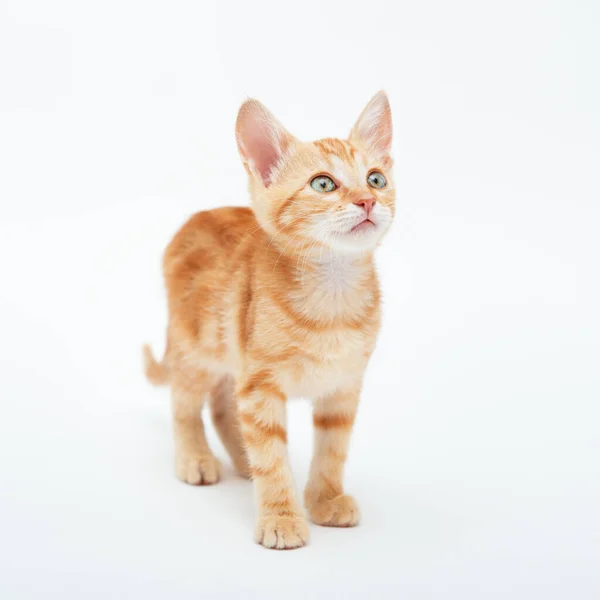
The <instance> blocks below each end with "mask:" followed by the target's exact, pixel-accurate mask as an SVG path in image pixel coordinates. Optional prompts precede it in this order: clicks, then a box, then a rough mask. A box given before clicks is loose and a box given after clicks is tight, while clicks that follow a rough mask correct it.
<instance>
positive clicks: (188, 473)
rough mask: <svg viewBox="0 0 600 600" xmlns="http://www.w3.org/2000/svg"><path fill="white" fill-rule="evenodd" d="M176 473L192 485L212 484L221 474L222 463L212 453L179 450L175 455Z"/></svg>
mask: <svg viewBox="0 0 600 600" xmlns="http://www.w3.org/2000/svg"><path fill="white" fill-rule="evenodd" d="M175 474H176V475H177V478H178V479H181V481H183V482H184V483H189V484H190V485H211V484H213V483H217V481H219V478H220V476H221V464H220V463H219V461H218V460H217V459H216V458H215V457H214V456H212V454H204V455H195V454H186V453H183V452H181V453H180V452H178V453H177V455H176V456H175Z"/></svg>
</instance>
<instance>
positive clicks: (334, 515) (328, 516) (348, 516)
mask: <svg viewBox="0 0 600 600" xmlns="http://www.w3.org/2000/svg"><path fill="white" fill-rule="evenodd" d="M308 514H309V515H310V518H311V520H312V522H313V523H316V524H317V525H324V526H325V527H354V526H355V525H358V522H359V521H360V510H359V509H358V504H357V503H356V500H355V499H354V498H353V497H352V496H347V495H345V494H344V495H342V496H336V497H335V498H331V499H330V500H315V501H313V502H309V503H308Z"/></svg>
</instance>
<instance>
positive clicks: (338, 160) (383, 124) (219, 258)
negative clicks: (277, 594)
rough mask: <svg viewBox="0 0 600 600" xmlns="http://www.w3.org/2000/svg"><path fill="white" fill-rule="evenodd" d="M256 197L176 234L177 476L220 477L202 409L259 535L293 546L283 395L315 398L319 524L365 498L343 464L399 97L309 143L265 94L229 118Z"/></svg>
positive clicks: (163, 377)
mask: <svg viewBox="0 0 600 600" xmlns="http://www.w3.org/2000/svg"><path fill="white" fill-rule="evenodd" d="M236 137H237V144H238V148H239V152H240V155H241V158H242V161H243V163H244V166H245V168H246V171H247V172H248V176H249V187H250V196H251V199H252V209H250V208H218V209H215V210H210V211H205V212H200V213H197V214H195V215H194V216H192V217H191V219H190V220H189V221H188V222H187V223H186V224H185V225H184V226H183V227H182V228H181V229H180V230H179V232H178V233H177V234H176V235H175V237H174V238H173V241H172V242H171V243H170V245H169V246H168V248H167V250H166V253H165V256H164V261H163V270H164V276H165V281H166V287H167V294H168V304H169V325H168V331H167V349H166V352H165V357H164V359H163V361H162V362H161V363H158V362H156V361H155V360H154V358H153V356H152V353H151V351H150V349H149V347H147V346H146V347H145V348H144V357H145V365H146V375H147V376H148V378H149V379H150V381H151V382H152V383H154V384H163V383H167V382H168V383H169V384H170V386H171V394H172V404H173V419H174V430H175V447H176V456H175V469H176V473H177V477H179V479H181V480H182V481H185V482H187V483H190V484H193V485H202V484H211V483H215V482H216V481H218V479H219V463H218V461H217V459H216V458H215V456H214V455H213V453H212V451H211V450H210V448H209V447H208V445H207V442H206V437H205V434H204V424H203V421H202V417H201V408H202V406H203V404H204V403H205V401H206V400H208V401H209V404H210V406H211V409H212V411H211V412H212V419H213V422H214V424H215V427H216V429H217V431H218V433H219V435H220V437H221V439H222V440H223V444H224V445H225V447H226V449H227V451H228V452H229V454H230V455H231V459H232V461H233V464H234V466H235V467H236V469H237V471H238V472H239V473H240V474H241V475H243V476H246V477H251V478H252V479H253V481H254V487H255V492H256V499H257V511H258V515H257V521H256V541H257V542H259V543H261V544H262V545H263V546H266V547H268V548H297V547H299V546H303V545H304V544H306V542H307V541H308V537H309V530H308V524H307V519H306V516H305V513H304V511H303V508H302V504H301V502H300V500H299V499H298V496H297V494H296V491H295V488H294V482H293V479H292V473H291V470H290V466H289V462H288V458H287V445H286V441H287V440H286V399H287V398H288V397H289V396H307V397H311V398H313V399H314V417H313V421H314V427H315V441H314V458H313V461H312V465H311V470H310V478H309V482H308V485H307V487H306V491H305V494H304V502H305V505H306V509H307V511H308V515H309V517H310V519H311V520H312V521H313V522H315V523H318V524H319V525H327V526H331V527H351V526H353V525H356V524H357V523H358V521H359V509H358V505H357V503H356V501H355V500H354V498H353V497H352V496H349V495H347V494H345V493H344V487H343V481H342V480H343V471H344V463H345V461H346V454H347V451H348V443H349V439H350V430H351V428H352V424H353V422H354V416H355V413H356V409H357V405H358V400H359V396H360V391H361V384H362V378H363V373H364V371H365V368H366V366H367V362H368V360H369V357H370V356H371V353H372V352H373V349H374V346H375V338H376V336H377V332H378V330H379V324H380V295H379V285H378V281H377V275H376V273H375V268H374V265H373V251H374V250H375V248H376V246H377V245H378V244H379V242H380V241H381V239H382V237H383V235H384V234H385V233H386V231H387V230H388V228H389V226H390V224H391V222H392V219H393V217H394V196H395V194H394V184H393V182H392V173H391V168H392V160H391V158H390V147H391V141H392V121H391V111H390V106H389V103H388V99H387V96H386V95H385V93H384V92H379V93H378V94H377V95H376V96H374V97H373V99H372V100H371V101H370V102H369V104H368V105H367V106H366V108H365V109H364V111H363V112H362V114H361V115H360V117H359V119H358V121H357V122H356V124H355V125H354V128H353V129H352V131H351V133H350V136H349V138H348V140H339V139H332V138H327V139H322V140H319V141H316V142H309V143H307V142H301V141H299V140H298V139H296V138H295V137H294V136H292V135H291V134H290V133H288V132H287V131H286V130H285V129H284V128H283V126H282V125H281V124H280V123H279V121H277V120H276V119H275V118H274V117H273V115H272V114H271V113H270V112H269V111H268V110H267V109H266V108H265V107H264V106H263V105H262V104H260V103H259V102H257V101H256V100H248V101H247V102H245V103H244V104H243V105H242V106H241V108H240V111H239V114H238V118H237V124H236Z"/></svg>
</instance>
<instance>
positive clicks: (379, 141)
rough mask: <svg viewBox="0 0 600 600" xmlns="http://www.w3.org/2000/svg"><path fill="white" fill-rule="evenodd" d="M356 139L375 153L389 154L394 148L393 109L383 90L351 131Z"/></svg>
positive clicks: (351, 136)
mask: <svg viewBox="0 0 600 600" xmlns="http://www.w3.org/2000/svg"><path fill="white" fill-rule="evenodd" d="M350 141H356V142H358V143H360V144H362V145H364V146H366V147H367V148H369V149H370V150H371V151H373V152H374V153H375V154H379V155H381V156H387V155H389V153H390V150H391V148H392V110H391V108H390V102H389V100H388V97H387V94H386V93H385V92H384V91H383V90H382V91H380V92H377V94H375V95H374V96H373V98H371V100H370V102H369V103H368V104H367V106H366V107H365V109H364V110H363V111H362V113H361V115H360V117H358V121H356V123H355V124H354V127H353V128H352V131H351V132H350Z"/></svg>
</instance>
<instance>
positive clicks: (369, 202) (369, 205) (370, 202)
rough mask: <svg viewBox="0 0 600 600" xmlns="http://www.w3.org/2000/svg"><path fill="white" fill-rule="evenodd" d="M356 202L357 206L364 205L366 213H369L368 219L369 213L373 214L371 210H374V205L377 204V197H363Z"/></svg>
mask: <svg viewBox="0 0 600 600" xmlns="http://www.w3.org/2000/svg"><path fill="white" fill-rule="evenodd" d="M354 204H356V206H362V207H363V208H364V210H365V213H367V219H368V218H369V215H370V214H371V211H372V210H373V206H374V205H375V198H363V199H362V200H358V201H356V202H355V203H354Z"/></svg>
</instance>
